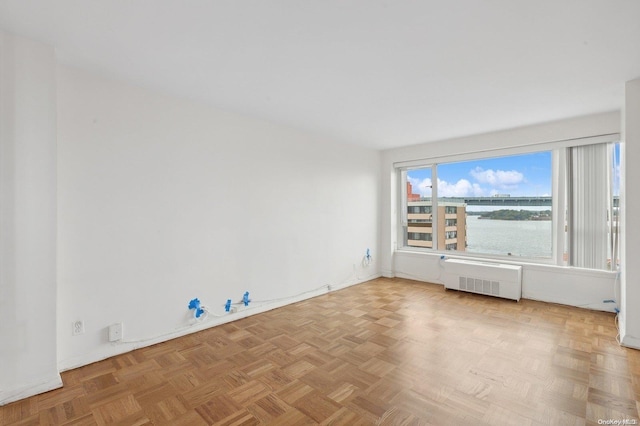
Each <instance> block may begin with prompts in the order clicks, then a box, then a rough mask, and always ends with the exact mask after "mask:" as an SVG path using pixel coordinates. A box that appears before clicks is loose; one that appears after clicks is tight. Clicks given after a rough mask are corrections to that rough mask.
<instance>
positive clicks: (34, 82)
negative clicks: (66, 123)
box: [0, 32, 62, 405]
mask: <svg viewBox="0 0 640 426" xmlns="http://www.w3.org/2000/svg"><path fill="white" fill-rule="evenodd" d="M55 66H56V65H55V54H54V50H53V48H52V47H50V46H46V45H43V44H41V43H36V42H32V41H28V40H25V39H23V38H19V37H13V36H11V35H8V34H4V33H2V32H0V405H2V404H5V403H7V402H10V401H13V400H17V399H20V398H22V397H24V396H27V395H31V394H34V393H38V392H44V391H47V390H50V389H54V388H56V387H59V386H61V385H62V381H61V380H60V375H59V374H58V370H57V366H56V282H55V279H56V272H55V271H56V251H55V250H56V91H55Z"/></svg>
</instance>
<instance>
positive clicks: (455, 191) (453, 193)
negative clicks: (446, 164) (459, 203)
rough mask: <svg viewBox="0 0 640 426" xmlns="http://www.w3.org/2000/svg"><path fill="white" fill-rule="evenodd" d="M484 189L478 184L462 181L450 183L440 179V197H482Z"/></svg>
mask: <svg viewBox="0 0 640 426" xmlns="http://www.w3.org/2000/svg"><path fill="white" fill-rule="evenodd" d="M483 195H484V191H483V189H482V188H481V187H480V185H478V184H477V183H473V184H472V183H471V182H469V181H468V180H466V179H460V180H459V181H457V182H456V183H449V182H447V181H445V180H440V179H438V197H481V196H483Z"/></svg>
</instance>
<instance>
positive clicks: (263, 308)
mask: <svg viewBox="0 0 640 426" xmlns="http://www.w3.org/2000/svg"><path fill="white" fill-rule="evenodd" d="M380 276H381V275H380V274H379V273H374V274H371V275H368V276H365V277H356V278H354V279H352V280H349V281H347V282H343V283H339V284H327V285H326V286H324V287H321V288H318V289H316V290H311V291H308V292H305V293H303V294H299V295H295V296H291V297H287V298H284V299H282V300H279V301H274V302H270V303H265V304H262V305H256V306H249V307H247V308H244V309H242V310H238V311H237V312H234V313H230V314H229V315H225V316H224V317H215V318H211V319H207V320H205V321H202V322H199V323H194V324H191V325H189V326H185V327H183V328H181V329H178V330H174V331H172V332H168V333H164V334H162V335H161V336H158V337H151V338H148V339H144V340H140V341H136V342H120V343H114V344H112V345H111V346H112V347H111V348H109V349H107V350H105V348H104V347H101V348H99V351H95V352H92V353H86V354H82V355H79V356H75V357H72V358H67V359H64V360H59V361H58V369H59V370H60V371H61V372H62V371H67V370H72V369H74V368H78V367H82V366H84V365H88V364H92V363H94V362H98V361H102V360H104V359H107V358H111V357H113V356H116V355H120V354H123V353H127V352H131V351H133V350H136V349H139V348H144V347H147V346H151V345H155V344H158V343H162V342H166V341H168V340H172V339H176V338H178V337H182V336H186V335H188V334H192V333H196V332H198V331H202V330H206V329H208V328H212V327H217V326H219V325H222V324H226V323H229V322H232V321H237V320H240V319H242V318H246V317H249V316H252V315H256V314H260V313H263V312H267V311H271V310H273V309H277V308H281V307H283V306H287V305H290V304H292V303H297V302H301V301H303V300H306V299H310V298H312V297H316V296H321V295H323V294H327V293H330V292H333V291H336V290H340V289H343V288H347V287H351V286H352V285H356V284H361V283H363V282H366V281H370V280H373V279H375V278H379V277H380Z"/></svg>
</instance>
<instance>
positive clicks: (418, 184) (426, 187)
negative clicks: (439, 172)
mask: <svg viewBox="0 0 640 426" xmlns="http://www.w3.org/2000/svg"><path fill="white" fill-rule="evenodd" d="M407 180H408V181H409V183H410V184H411V189H412V190H413V193H414V194H420V196H421V197H431V178H426V179H417V178H412V177H411V176H407Z"/></svg>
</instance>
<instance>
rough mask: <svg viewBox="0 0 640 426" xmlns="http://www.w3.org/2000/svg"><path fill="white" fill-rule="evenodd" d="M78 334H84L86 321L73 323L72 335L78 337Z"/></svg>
mask: <svg viewBox="0 0 640 426" xmlns="http://www.w3.org/2000/svg"><path fill="white" fill-rule="evenodd" d="M78 334H84V321H82V320H76V321H74V322H72V323H71V335H72V336H77V335H78Z"/></svg>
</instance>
